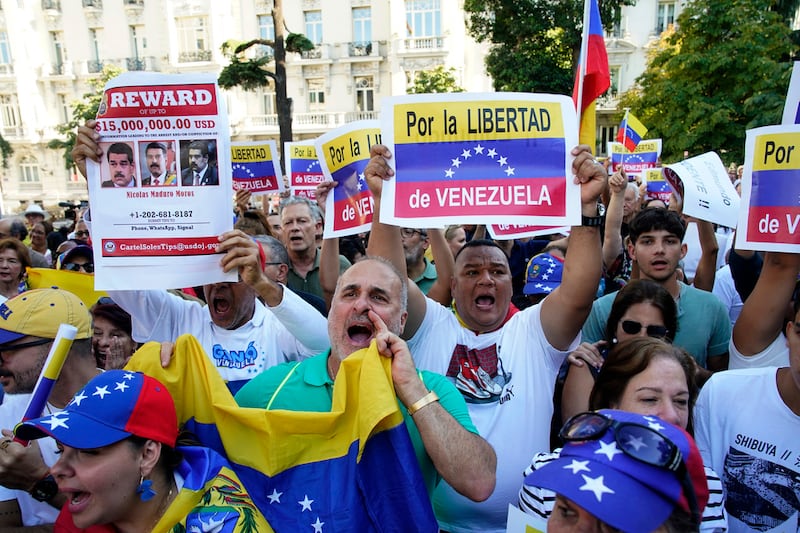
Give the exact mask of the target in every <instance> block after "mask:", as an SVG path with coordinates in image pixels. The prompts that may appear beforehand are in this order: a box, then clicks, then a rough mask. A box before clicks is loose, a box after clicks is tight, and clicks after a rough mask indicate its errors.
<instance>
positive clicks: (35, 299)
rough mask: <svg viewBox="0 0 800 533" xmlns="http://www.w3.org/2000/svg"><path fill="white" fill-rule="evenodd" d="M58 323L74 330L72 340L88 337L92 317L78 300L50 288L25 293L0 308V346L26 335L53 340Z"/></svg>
mask: <svg viewBox="0 0 800 533" xmlns="http://www.w3.org/2000/svg"><path fill="white" fill-rule="evenodd" d="M61 324H69V325H70V326H75V327H76V328H78V333H77V334H76V335H75V338H76V339H88V338H89V337H91V336H92V317H91V315H89V310H88V309H87V308H86V306H85V305H84V304H83V302H82V301H81V299H80V298H78V297H77V296H75V295H74V294H72V293H71V292H69V291H65V290H61V289H54V288H49V289H34V290H30V291H25V292H23V293H21V294H19V295H17V296H15V297H13V298H11V299H10V300H6V301H5V302H3V304H2V305H0V345H3V344H6V343H8V342H12V341H15V340H17V339H21V338H22V337H25V336H27V335H30V336H32V337H42V338H43V339H55V338H56V335H58V327H59V326H60V325H61Z"/></svg>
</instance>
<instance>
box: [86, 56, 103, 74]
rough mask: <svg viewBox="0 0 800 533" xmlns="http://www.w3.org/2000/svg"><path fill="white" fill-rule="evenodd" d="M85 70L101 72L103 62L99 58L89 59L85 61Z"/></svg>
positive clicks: (94, 72)
mask: <svg viewBox="0 0 800 533" xmlns="http://www.w3.org/2000/svg"><path fill="white" fill-rule="evenodd" d="M86 71H87V72H88V73H89V74H97V73H98V72H103V62H102V61H100V60H99V59H90V60H89V61H87V62H86Z"/></svg>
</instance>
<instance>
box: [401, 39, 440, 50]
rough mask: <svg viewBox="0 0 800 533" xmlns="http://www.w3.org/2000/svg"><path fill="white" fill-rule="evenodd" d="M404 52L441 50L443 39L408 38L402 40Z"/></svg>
mask: <svg viewBox="0 0 800 533" xmlns="http://www.w3.org/2000/svg"><path fill="white" fill-rule="evenodd" d="M403 45H404V47H405V49H406V50H441V49H442V48H444V38H443V37H409V38H408V39H404V42H403Z"/></svg>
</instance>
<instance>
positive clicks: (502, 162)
mask: <svg viewBox="0 0 800 533" xmlns="http://www.w3.org/2000/svg"><path fill="white" fill-rule="evenodd" d="M506 161H508V158H507V157H503V156H500V157H498V158H497V162H498V163H499V164H500V166H501V167H502V166H503V165H505V164H506Z"/></svg>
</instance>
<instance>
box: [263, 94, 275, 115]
mask: <svg viewBox="0 0 800 533" xmlns="http://www.w3.org/2000/svg"><path fill="white" fill-rule="evenodd" d="M261 102H262V105H263V107H264V114H265V115H274V114H275V113H276V111H275V109H276V105H275V93H264V94H263V95H262V99H261Z"/></svg>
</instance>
